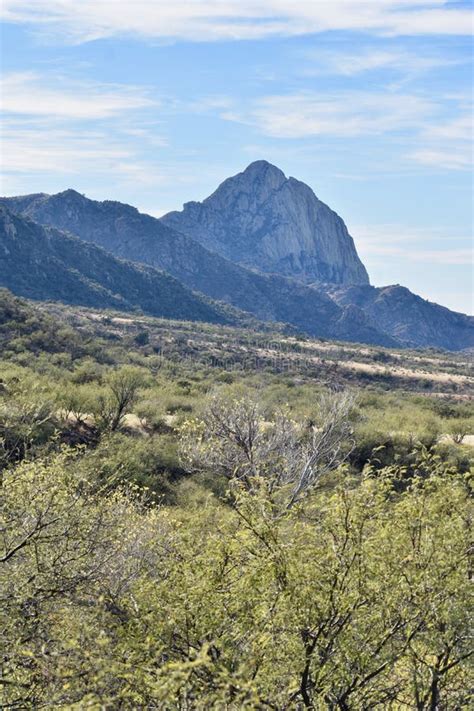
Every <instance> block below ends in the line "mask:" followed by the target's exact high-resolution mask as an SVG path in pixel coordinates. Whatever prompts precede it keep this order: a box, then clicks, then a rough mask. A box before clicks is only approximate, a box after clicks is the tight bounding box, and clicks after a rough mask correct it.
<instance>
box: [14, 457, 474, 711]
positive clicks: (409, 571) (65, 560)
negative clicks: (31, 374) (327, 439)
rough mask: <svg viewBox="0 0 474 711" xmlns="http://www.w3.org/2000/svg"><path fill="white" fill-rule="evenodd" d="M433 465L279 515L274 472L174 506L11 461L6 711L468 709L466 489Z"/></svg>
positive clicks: (71, 469) (325, 494)
mask: <svg viewBox="0 0 474 711" xmlns="http://www.w3.org/2000/svg"><path fill="white" fill-rule="evenodd" d="M419 467H420V469H425V470H429V471H430V476H429V478H416V479H415V480H413V482H412V484H411V485H410V486H409V487H408V488H407V489H406V490H405V491H404V492H403V493H399V494H396V493H395V489H394V481H396V479H397V477H399V476H400V475H401V474H402V472H400V470H399V468H397V467H391V468H387V469H385V470H383V472H382V473H381V474H379V475H378V476H377V477H374V476H373V475H372V472H371V471H370V470H368V471H367V472H366V475H365V476H364V478H363V479H362V481H361V482H360V483H359V484H358V485H355V483H354V482H353V481H352V480H351V479H349V478H347V476H345V475H344V473H343V472H341V473H340V477H339V482H338V483H337V484H336V486H335V487H333V488H331V489H330V490H326V491H320V493H319V494H318V495H317V496H316V497H314V498H312V499H311V500H306V502H305V503H304V504H301V505H299V506H296V507H293V508H291V509H286V510H285V511H284V512H281V511H280V512H278V511H276V510H275V504H274V499H273V498H272V497H271V496H269V490H268V488H267V486H266V485H265V483H264V481H263V480H262V486H260V487H258V486H255V487H254V488H253V491H252V493H249V492H248V491H247V490H246V489H245V488H244V487H241V488H237V489H236V490H234V496H233V501H234V505H233V507H232V508H228V507H227V506H224V505H222V504H219V503H218V502H217V501H216V500H215V499H214V498H213V497H212V495H207V497H205V498H204V499H201V500H200V502H199V503H198V502H196V506H193V505H190V506H188V508H187V509H175V510H174V511H171V510H166V509H161V510H160V509H156V508H154V507H153V506H151V507H150V506H148V507H147V508H144V507H143V503H142V502H141V501H140V499H137V497H136V496H135V495H133V493H132V492H128V493H127V492H119V491H117V492H115V493H113V492H110V493H108V494H106V493H100V492H97V491H94V490H91V488H90V484H89V483H88V481H86V480H84V479H83V478H82V477H81V475H80V474H77V473H76V471H77V470H76V465H75V462H74V460H70V459H68V458H66V457H65V456H64V455H60V456H59V457H56V458H55V459H53V460H51V461H44V462H39V461H37V462H36V463H35V464H31V463H30V464H23V465H20V466H19V467H17V468H16V469H15V470H11V471H7V472H6V473H5V476H4V482H3V486H2V490H1V497H2V509H1V511H2V523H1V525H2V529H3V531H4V535H3V538H2V546H3V547H2V550H1V552H0V561H1V562H0V565H1V568H0V576H1V577H0V583H1V590H2V599H3V600H4V601H5V603H6V604H4V606H3V607H2V612H1V615H2V619H1V625H0V629H1V630H2V631H1V633H0V634H1V635H2V647H3V649H4V650H5V654H4V661H3V690H2V694H3V698H2V705H3V706H4V707H7V706H9V705H16V706H18V707H21V708H37V707H39V706H41V705H44V704H47V705H48V704H49V705H56V706H62V707H74V706H76V707H80V708H85V707H105V708H109V707H110V708H116V707H123V708H145V707H159V708H161V707H162V708H170V709H188V708H198V709H207V708H229V709H240V708H249V709H260V708H263V707H270V708H275V709H284V708H295V709H298V708H305V707H306V708H321V709H324V708H334V709H359V708H375V707H383V708H387V709H399V708H405V707H406V708H419V709H430V708H438V707H439V708H459V709H462V708H466V709H467V708H469V703H470V701H469V692H468V689H469V687H470V685H471V684H472V665H471V662H470V660H471V658H472V645H471V643H470V638H469V629H470V625H471V623H472V613H473V609H472V596H471V591H470V586H471V582H470V572H469V571H470V568H471V562H470V559H469V555H468V552H469V538H470V533H471V531H470V528H469V525H468V521H469V517H470V515H471V514H472V511H470V491H469V488H468V485H467V481H466V480H465V479H464V478H463V477H461V476H459V475H457V474H456V472H454V471H450V470H447V469H446V468H445V467H444V466H443V465H442V464H441V462H440V461H439V460H437V459H435V458H432V457H431V458H426V457H425V458H424V459H423V461H420V463H419Z"/></svg>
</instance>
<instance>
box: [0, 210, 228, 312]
mask: <svg viewBox="0 0 474 711" xmlns="http://www.w3.org/2000/svg"><path fill="white" fill-rule="evenodd" d="M0 286H3V287H6V288H8V289H10V290H11V291H12V292H13V293H14V294H17V295H19V296H25V297H28V298H31V299H41V300H47V299H50V300H57V301H63V302H65V303H68V304H82V305H84V306H95V307H100V308H114V309H121V310H123V311H137V310H143V311H145V312H146V313H149V314H152V315H155V316H163V317H166V318H178V319H189V320H193V321H209V322H213V323H237V322H238V321H239V319H240V317H241V315H240V314H237V312H235V311H233V310H232V309H231V308H226V307H224V306H223V305H217V304H214V303H212V302H211V301H210V300H208V299H206V298H205V297H203V296H201V295H199V294H195V293H193V292H191V291H190V290H189V289H186V288H185V287H184V286H183V285H182V284H181V283H180V282H178V281H177V280H176V279H173V278H172V277H170V276H169V275H167V274H164V273H162V272H159V271H158V270H156V269H152V268H150V267H146V266H139V265H137V264H132V263H131V262H125V261H122V260H120V259H116V258H115V257H113V256H112V255H111V254H109V253H107V252H106V251H105V250H103V249H100V248H99V247H97V246H95V245H92V244H90V243H86V242H83V241H81V240H79V239H78V238H77V237H73V236H71V235H67V234H65V233H63V232H60V231H58V230H56V229H53V228H51V227H42V226H40V225H38V224H36V223H34V222H32V221H31V220H29V219H25V218H23V217H19V216H17V215H14V214H12V213H10V212H9V211H8V210H7V209H6V208H5V207H0Z"/></svg>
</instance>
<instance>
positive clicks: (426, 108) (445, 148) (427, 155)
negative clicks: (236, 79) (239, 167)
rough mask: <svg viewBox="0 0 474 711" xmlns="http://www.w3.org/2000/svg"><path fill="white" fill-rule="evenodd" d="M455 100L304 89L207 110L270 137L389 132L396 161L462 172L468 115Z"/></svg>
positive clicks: (468, 158)
mask: <svg viewBox="0 0 474 711" xmlns="http://www.w3.org/2000/svg"><path fill="white" fill-rule="evenodd" d="M459 98H461V97H458V99H457V100H456V101H454V100H449V101H447V100H446V99H445V97H436V98H434V97H433V98H428V97H426V96H424V95H423V94H421V93H415V92H412V93H408V92H403V91H399V90H398V91H396V90H383V89H382V90H380V89H377V90H373V91H347V90H346V91H341V92H338V93H334V92H332V93H331V92H325V93H323V94H319V93H316V92H314V91H312V92H309V91H306V92H299V93H297V94H284V95H271V96H263V97H261V98H257V99H255V100H254V101H253V103H250V104H247V105H246V106H245V108H242V107H241V106H240V105H239V103H238V102H237V101H234V102H233V104H232V103H231V102H228V104H227V105H226V107H225V108H224V109H222V110H220V107H219V106H217V105H216V106H215V107H214V106H212V105H209V106H208V107H207V108H208V109H209V110H213V109H214V108H215V109H216V110H217V112H218V113H219V115H220V117H221V118H222V119H224V120H227V121H234V122H240V123H243V124H247V125H250V126H253V127H254V128H256V129H257V130H258V131H259V132H260V133H261V134H263V135H264V136H267V137H270V138H281V139H310V138H318V137H322V138H324V137H327V138H341V139H351V138H357V137H364V136H382V135H384V134H392V135H393V136H396V139H397V156H399V157H400V158H401V160H402V162H403V161H405V163H406V162H407V161H408V162H411V163H418V164H422V165H428V166H435V167H437V168H439V169H442V170H463V169H466V168H467V167H469V166H470V165H471V162H472V118H471V116H472V114H471V112H470V111H469V110H468V109H467V108H466V106H465V102H464V101H459ZM222 105H224V104H222ZM448 112H449V114H451V116H450V117H449V118H447V113H448ZM456 113H457V114H458V115H457V116H456V115H455V114H456ZM453 114H454V117H453V116H452V115H453ZM414 144H416V149H413V145H414ZM404 146H405V148H404Z"/></svg>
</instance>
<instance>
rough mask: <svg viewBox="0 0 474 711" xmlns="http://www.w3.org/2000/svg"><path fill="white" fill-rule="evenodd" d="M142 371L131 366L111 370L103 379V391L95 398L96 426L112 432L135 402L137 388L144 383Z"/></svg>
mask: <svg viewBox="0 0 474 711" xmlns="http://www.w3.org/2000/svg"><path fill="white" fill-rule="evenodd" d="M144 381H145V377H144V374H143V371H142V370H141V369H139V368H134V367H132V366H123V367H121V368H118V369H116V370H113V371H112V372H111V373H110V375H109V376H108V377H107V378H106V381H105V391H104V392H101V393H99V395H98V397H97V400H96V407H95V417H96V421H97V424H98V426H99V427H100V428H101V429H104V430H110V431H112V432H114V431H115V430H116V429H118V428H119V427H120V425H121V424H122V423H123V419H124V417H125V415H126V414H128V413H129V412H130V411H131V408H132V407H133V405H134V404H135V402H136V399H137V394H138V390H139V388H140V387H141V386H142V385H143V384H144Z"/></svg>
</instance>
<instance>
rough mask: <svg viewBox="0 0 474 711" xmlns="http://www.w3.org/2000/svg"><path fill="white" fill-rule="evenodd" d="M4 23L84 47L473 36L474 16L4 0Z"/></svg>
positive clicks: (337, 3) (343, 5)
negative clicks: (121, 37) (360, 35)
mask: <svg viewBox="0 0 474 711" xmlns="http://www.w3.org/2000/svg"><path fill="white" fill-rule="evenodd" d="M2 10H3V16H4V19H6V20H7V21H11V22H19V23H29V24H32V25H35V26H36V29H37V30H38V31H40V32H43V33H53V34H54V35H55V37H56V39H57V38H61V39H62V40H64V39H69V40H70V41H74V42H85V41H89V40H92V39H97V38H100V37H110V36H113V35H117V34H135V35H140V36H144V37H152V38H174V39H186V40H192V41H203V40H207V41H209V40H223V39H225V40H242V39H258V38H262V37H268V36H272V35H298V34H300V35H302V34H308V33H317V32H324V31H328V30H356V31H364V32H367V31H369V32H373V33H378V34H390V35H418V34H444V35H446V34H458V35H467V34H469V33H470V26H469V23H470V17H471V15H470V11H469V10H468V9H467V8H465V7H459V6H453V5H452V4H451V3H449V2H447V1H445V0H331V1H330V2H329V1H321V2H320V1H319V0H318V1H314V0H259V1H258V2H256V1H255V0H187V1H186V2H174V3H170V2H169V0H135V2H133V3H131V2H126V1H125V0H124V1H123V2H122V1H120V0H119V1H118V2H111V1H110V0H80V2H78V0H3V3H2Z"/></svg>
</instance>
